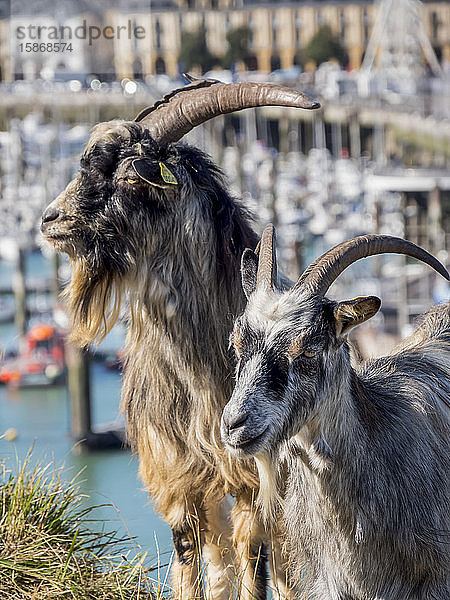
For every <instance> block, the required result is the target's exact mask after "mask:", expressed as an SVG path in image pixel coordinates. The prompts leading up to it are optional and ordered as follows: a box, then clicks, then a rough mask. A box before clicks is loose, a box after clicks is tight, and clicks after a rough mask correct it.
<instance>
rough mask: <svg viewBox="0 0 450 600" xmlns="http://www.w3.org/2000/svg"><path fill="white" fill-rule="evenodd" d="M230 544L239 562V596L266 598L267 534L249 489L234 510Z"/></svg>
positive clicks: (252, 599)
mask: <svg viewBox="0 0 450 600" xmlns="http://www.w3.org/2000/svg"><path fill="white" fill-rule="evenodd" d="M231 514H232V520H233V546H234V551H235V554H236V562H237V564H238V573H237V576H238V577H237V578H238V586H239V589H238V598H239V599H240V600H265V598H266V591H267V573H266V559H267V556H266V548H265V545H264V542H265V539H266V534H265V531H264V528H263V527H262V525H261V522H260V519H259V516H258V509H257V507H256V505H255V502H254V498H253V495H252V494H251V493H248V494H245V495H239V496H238V497H237V498H236V502H235V504H234V507H233V510H232V511H231Z"/></svg>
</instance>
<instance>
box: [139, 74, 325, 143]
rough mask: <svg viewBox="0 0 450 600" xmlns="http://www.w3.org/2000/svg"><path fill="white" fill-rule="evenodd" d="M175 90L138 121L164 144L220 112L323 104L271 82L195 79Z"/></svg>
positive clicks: (309, 106)
mask: <svg viewBox="0 0 450 600" xmlns="http://www.w3.org/2000/svg"><path fill="white" fill-rule="evenodd" d="M188 79H189V81H190V83H189V84H188V85H186V86H184V87H182V88H179V89H177V90H173V91H172V92H170V93H169V94H167V95H166V96H164V98H163V99H162V100H159V101H158V102H156V103H155V104H154V105H153V106H150V107H148V108H146V109H144V110H143V111H141V112H140V113H139V114H138V115H137V117H136V118H135V121H136V122H138V123H141V124H142V125H143V126H144V127H145V128H146V129H148V130H149V132H150V135H151V136H152V138H153V139H154V140H156V141H158V142H159V143H160V144H168V143H170V142H176V141H178V140H179V139H181V138H182V137H183V136H184V135H185V134H186V133H188V132H189V131H191V129H193V128H194V127H196V126H197V125H200V123H204V122H205V121H208V120H209V119H212V118H213V117H216V116H218V115H224V114H226V113H230V112H234V111H236V110H242V109H243V108H251V107H255V106H292V107H296V108H307V109H313V108H319V107H320V104H319V103H318V102H316V101H315V100H311V99H310V98H308V96H306V95H305V94H302V92H297V91H296V90H292V89H290V88H286V87H282V86H279V85H271V84H268V83H250V82H246V83H222V82H221V81H217V80H215V79H194V78H193V77H191V76H188Z"/></svg>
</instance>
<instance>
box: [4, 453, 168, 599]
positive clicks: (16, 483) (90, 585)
mask: <svg viewBox="0 0 450 600" xmlns="http://www.w3.org/2000/svg"><path fill="white" fill-rule="evenodd" d="M82 500H83V497H82V496H81V494H80V492H79V487H78V485H77V483H76V479H75V480H72V481H71V482H69V483H66V482H64V481H63V479H62V475H61V470H59V469H56V468H55V466H54V465H52V464H50V465H47V466H45V467H43V466H40V465H37V466H33V465H32V464H31V461H30V457H28V458H27V459H26V460H25V461H23V463H20V464H19V465H18V466H17V468H15V469H13V470H11V469H10V468H9V467H8V466H7V464H6V463H5V462H0V600H6V599H7V600H53V599H56V598H58V599H66V598H67V599H69V598H71V599H76V600H91V599H92V600H94V599H95V600H116V599H120V600H128V599H130V600H131V599H132V598H133V600H149V599H152V600H160V599H161V598H162V595H161V593H160V591H159V590H158V589H157V586H156V585H155V584H154V581H153V577H154V573H151V570H150V569H149V568H148V567H146V566H144V562H145V555H139V554H138V555H136V554H135V553H133V554H132V556H131V553H130V551H129V545H130V541H128V544H127V542H126V541H125V540H123V539H119V538H118V537H117V535H116V533H115V532H105V531H103V532H101V533H94V532H93V531H92V529H90V527H89V526H90V525H93V521H95V508H94V509H93V508H84V507H83V502H82ZM97 528H98V523H97ZM127 546H128V547H127Z"/></svg>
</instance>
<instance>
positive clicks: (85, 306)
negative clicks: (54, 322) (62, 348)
mask: <svg viewBox="0 0 450 600" xmlns="http://www.w3.org/2000/svg"><path fill="white" fill-rule="evenodd" d="M233 210H237V209H236V208H235V207H234V204H233V201H232V199H231V197H230V196H229V195H228V194H227V192H226V190H225V187H224V184H223V181H222V176H221V173H220V171H219V170H218V168H217V167H216V166H215V165H214V164H213V163H212V161H211V160H210V159H209V158H208V157H207V156H206V155H205V154H203V153H202V152H201V151H200V150H197V149H196V148H193V147H191V146H188V145H186V144H183V143H181V142H180V143H176V144H169V145H165V146H162V145H159V144H158V143H156V142H155V141H153V140H152V138H151V137H150V136H149V134H148V131H146V130H145V129H143V128H142V127H141V126H140V125H139V124H137V123H131V122H128V123H122V124H121V123H117V122H113V123H103V124H100V125H97V126H96V127H95V128H94V130H93V133H92V135H91V138H90V140H89V142H88V144H87V147H86V149H85V151H84V153H83V155H82V158H81V164H80V171H79V173H78V175H77V176H76V177H75V179H74V180H73V181H71V182H70V183H69V185H68V186H67V188H66V189H65V190H64V192H62V193H61V194H60V195H59V196H58V198H56V200H54V201H53V202H52V203H51V204H50V206H48V208H47V209H46V211H45V212H44V215H43V217H42V225H41V230H42V233H43V235H44V236H45V238H46V239H47V240H48V241H49V242H50V243H51V244H52V245H53V246H54V247H55V249H56V250H59V251H62V252H66V253H67V254H68V255H69V257H70V260H71V265H72V278H71V282H70V284H69V286H68V287H67V288H66V291H65V293H66V296H67V297H68V308H69V311H70V313H71V316H72V321H73V327H72V331H73V332H74V333H73V338H74V339H75V340H76V341H77V342H79V343H89V342H91V341H97V340H100V339H102V337H103V336H104V335H105V334H106V333H107V332H108V331H109V329H110V328H111V326H112V325H113V324H114V322H115V320H116V319H117V315H118V313H119V309H120V302H121V298H123V297H124V293H125V290H126V289H132V290H133V291H134V292H136V293H135V297H139V299H140V301H141V302H145V303H153V304H154V305H157V306H158V310H162V311H166V314H167V315H169V314H174V312H176V307H175V298H174V295H176V294H177V293H178V291H177V290H178V288H177V284H179V282H180V280H181V279H182V272H185V271H186V269H189V273H190V276H191V277H194V276H195V277H196V278H197V279H198V280H200V279H201V278H202V277H204V272H205V270H207V267H208V265H209V264H210V263H211V264H212V262H213V261H214V259H215V253H216V251H217V248H216V246H217V245H218V244H217V243H216V242H217V239H218V235H219V233H220V236H221V238H220V239H221V240H223V244H224V248H225V244H226V243H228V247H229V248H230V256H231V253H232V252H234V251H235V248H236V247H237V244H238V236H237V234H236V233H235V232H234V231H233V230H232V227H231V215H232V214H233ZM241 213H242V215H244V211H243V210H242V211H241ZM227 236H228V238H229V241H228V242H227V241H226V240H227V239H228V238H227ZM232 236H233V238H232ZM235 239H236V243H235V244H234V240H235ZM232 242H233V244H234V245H233V246H232V245H231V244H232ZM183 269H184V270H185V271H183ZM174 307H175V308H174ZM139 311H140V309H139V308H138V307H137V308H136V314H138V313H139Z"/></svg>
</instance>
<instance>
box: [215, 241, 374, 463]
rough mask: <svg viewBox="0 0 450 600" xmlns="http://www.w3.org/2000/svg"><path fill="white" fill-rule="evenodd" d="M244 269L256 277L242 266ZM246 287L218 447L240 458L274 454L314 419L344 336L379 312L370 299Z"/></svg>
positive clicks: (338, 363)
mask: <svg viewBox="0 0 450 600" xmlns="http://www.w3.org/2000/svg"><path fill="white" fill-rule="evenodd" d="M246 252H247V251H246ZM252 254H253V253H252ZM253 256H255V255H253ZM246 259H249V255H244V257H243V263H245V261H246ZM243 272H244V273H245V274H246V275H247V276H248V275H249V273H252V272H253V273H254V274H256V271H255V270H254V269H253V270H252V268H251V266H250V267H248V268H247V267H246V265H245V264H243ZM247 278H248V277H247ZM246 285H247V287H248V288H249V289H247V290H246V293H247V296H248V298H249V300H248V304H247V307H246V309H245V312H244V314H243V315H242V316H241V317H240V318H238V319H237V321H236V323H235V327H234V331H233V334H232V344H233V346H234V349H235V352H236V356H237V359H238V366H237V371H236V386H235V389H234V391H233V395H232V397H231V399H230V401H229V402H228V404H227V405H226V406H225V409H224V411H223V415H222V422H221V434H222V439H223V441H224V443H225V444H226V446H227V448H228V449H229V450H230V451H231V452H232V453H233V454H235V455H237V456H242V457H244V456H249V455H258V454H261V453H264V452H271V451H273V450H276V449H277V447H278V446H279V445H280V444H281V443H282V442H284V441H287V440H288V439H289V438H290V437H292V436H293V435H296V434H297V433H298V432H299V431H300V430H301V428H302V427H303V426H304V425H305V424H307V423H308V422H309V421H311V420H312V419H313V418H314V415H315V414H316V409H317V408H318V406H319V405H320V403H321V402H322V400H323V399H324V398H325V397H326V396H329V394H330V390H332V389H335V390H337V389H338V387H339V375H338V374H339V373H343V372H346V371H345V368H343V364H342V362H343V361H345V362H346V363H347V364H348V360H349V352H348V346H347V344H346V343H345V340H346V335H347V333H348V331H349V330H350V329H351V328H352V327H354V326H355V325H358V324H359V323H361V322H363V321H365V320H366V319H369V318H370V317H372V316H373V315H374V314H375V313H376V312H377V311H378V309H379V307H380V300H379V299H378V298H376V297H373V296H370V297H367V298H364V297H363V298H356V299H354V300H349V301H346V302H340V303H336V302H332V301H330V300H328V299H327V298H323V297H320V296H317V295H316V294H314V293H312V292H311V290H308V289H304V290H296V291H295V292H291V291H288V292H285V293H281V292H279V291H278V290H277V289H273V288H270V289H264V287H263V288H262V289H261V288H260V289H257V288H256V281H254V282H253V283H250V284H249V282H248V280H247V284H246ZM244 287H245V284H244ZM255 288H256V289H255Z"/></svg>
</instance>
